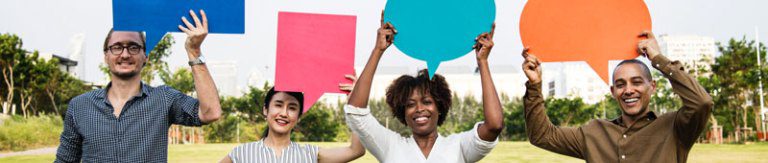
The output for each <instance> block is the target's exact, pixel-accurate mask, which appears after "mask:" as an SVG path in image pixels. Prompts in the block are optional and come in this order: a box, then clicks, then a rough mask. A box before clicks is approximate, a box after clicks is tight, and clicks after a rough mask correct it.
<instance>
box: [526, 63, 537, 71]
mask: <svg viewBox="0 0 768 163" xmlns="http://www.w3.org/2000/svg"><path fill="white" fill-rule="evenodd" d="M525 69H526V70H536V64H533V63H530V62H527V63H525Z"/></svg>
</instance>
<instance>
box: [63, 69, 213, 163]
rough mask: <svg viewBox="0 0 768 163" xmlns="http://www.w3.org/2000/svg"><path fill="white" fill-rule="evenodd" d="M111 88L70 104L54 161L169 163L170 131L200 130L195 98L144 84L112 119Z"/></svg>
mask: <svg viewBox="0 0 768 163" xmlns="http://www.w3.org/2000/svg"><path fill="white" fill-rule="evenodd" d="M110 86H111V83H110V84H109V85H107V88H105V89H99V90H94V91H91V92H88V93H85V94H82V95H80V96H77V97H75V98H74V99H72V101H70V102H69V107H68V109H67V113H66V116H65V118H64V131H63V132H62V133H61V139H60V141H61V144H60V145H59V149H58V150H57V152H56V160H55V161H54V162H80V161H81V160H82V162H167V161H168V159H167V158H168V127H169V126H170V125H171V124H181V125H188V126H200V125H202V122H201V121H200V118H199V117H198V105H199V102H198V100H197V99H194V98H192V97H190V96H187V95H185V94H183V93H181V92H179V91H177V90H175V89H173V88H171V87H168V86H160V87H151V86H148V85H145V84H144V83H142V84H141V93H140V94H137V95H136V96H134V97H133V98H131V99H129V100H128V101H127V102H126V103H125V106H124V107H123V110H122V112H121V113H120V116H119V118H118V117H115V116H114V114H113V110H114V109H113V108H112V104H110V102H109V100H107V90H108V89H109V88H110Z"/></svg>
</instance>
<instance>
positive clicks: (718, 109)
mask: <svg viewBox="0 0 768 163" xmlns="http://www.w3.org/2000/svg"><path fill="white" fill-rule="evenodd" d="M755 45H756V42H755V41H748V40H746V38H742V39H741V40H735V39H731V40H729V41H728V43H726V44H721V43H717V46H718V50H719V51H720V52H721V53H722V55H721V56H719V57H717V58H716V59H715V63H714V64H713V65H712V76H711V77H710V78H708V79H699V81H703V82H702V83H703V85H704V86H705V88H706V89H707V90H708V91H709V93H710V94H711V95H712V96H713V100H714V102H715V106H714V115H715V118H714V119H715V120H716V121H721V122H726V123H725V124H724V125H723V130H724V131H736V130H735V129H737V128H743V127H748V126H750V125H749V123H748V119H750V117H753V118H754V119H759V116H758V115H757V114H756V113H757V112H759V111H756V108H755V105H756V104H759V100H755V99H756V97H759V95H758V94H757V93H758V91H756V89H757V86H758V82H763V85H765V84H768V83H766V82H765V81H758V74H759V73H764V72H765V67H763V69H759V68H758V66H756V65H757V56H756V55H757V51H756V50H755V47H754V46H755ZM760 51H761V53H760V54H761V58H764V57H765V48H764V46H763V48H762V49H760ZM750 103H751V104H750ZM750 110H752V114H750ZM755 122H756V123H757V124H755V125H753V126H759V120H756V121H755Z"/></svg>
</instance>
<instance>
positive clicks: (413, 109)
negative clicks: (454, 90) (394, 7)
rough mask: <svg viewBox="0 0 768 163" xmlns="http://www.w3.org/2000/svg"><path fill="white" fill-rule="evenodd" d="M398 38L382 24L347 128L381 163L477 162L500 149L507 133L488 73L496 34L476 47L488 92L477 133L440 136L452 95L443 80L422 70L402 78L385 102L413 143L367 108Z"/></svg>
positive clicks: (483, 36) (357, 87) (486, 36)
mask: <svg viewBox="0 0 768 163" xmlns="http://www.w3.org/2000/svg"><path fill="white" fill-rule="evenodd" d="M382 15H383V13H382ZM494 26H495V25H494ZM444 28H450V27H444ZM494 28H495V27H494ZM396 33H397V30H395V28H394V27H393V26H392V24H390V23H384V21H383V19H382V22H381V27H379V29H378V35H377V38H376V47H375V48H374V49H373V52H372V53H371V56H370V58H368V63H367V64H366V66H365V69H364V70H363V73H362V74H361V75H360V78H358V81H357V82H358V83H357V84H356V85H355V88H354V91H352V93H351V94H350V97H349V102H348V104H347V105H346V106H345V108H344V111H345V112H346V114H345V115H346V121H347V125H348V126H349V127H350V128H351V129H352V131H353V132H354V133H356V134H357V135H358V136H359V137H360V141H361V142H362V143H363V146H365V148H366V149H368V151H369V152H371V154H372V155H373V156H375V157H376V159H378V160H379V161H380V162H440V163H451V162H477V161H479V160H480V159H482V158H483V157H485V155H487V154H488V153H490V151H491V150H492V149H493V147H494V146H496V144H497V142H498V140H497V137H498V135H499V133H501V130H502V129H503V121H502V111H501V109H502V107H501V103H500V102H499V98H498V95H497V94H496V88H495V86H494V84H493V81H492V80H491V72H490V70H489V69H488V55H489V53H490V51H491V48H492V47H493V41H492V40H493V29H492V30H491V33H483V34H480V35H479V36H478V37H477V43H476V44H475V46H474V49H475V53H476V57H477V65H478V67H479V69H480V78H481V84H482V88H483V112H484V115H485V122H477V123H476V124H475V127H474V128H472V130H469V131H465V132H462V133H457V134H454V135H450V136H447V137H443V136H441V135H439V134H438V132H437V127H438V126H439V125H441V124H442V122H443V121H444V120H445V118H446V115H448V112H449V110H450V107H451V91H450V90H449V89H448V84H447V83H446V82H445V79H444V78H443V77H442V76H441V75H438V74H435V75H434V77H433V78H432V79H429V76H428V73H427V71H426V70H422V71H420V72H419V73H418V75H417V76H408V75H403V76H401V77H400V78H398V79H396V80H395V81H394V82H393V83H392V85H390V86H389V87H388V88H387V93H386V101H387V104H388V105H389V107H390V108H391V111H392V115H394V116H395V117H397V118H398V119H399V120H400V122H402V123H403V124H405V125H406V126H408V127H410V129H411V132H412V133H413V135H412V136H410V137H402V136H400V134H398V133H397V132H394V131H391V130H389V129H387V128H385V127H384V126H382V125H381V124H379V123H378V121H376V119H375V118H374V117H373V116H372V115H371V113H370V110H369V109H368V108H366V107H367V105H368V97H369V94H370V90H371V82H372V81H373V74H374V73H375V72H376V67H377V65H378V63H379V60H380V59H381V56H382V55H383V54H384V51H385V50H386V49H387V48H388V47H389V46H390V45H391V44H392V41H393V40H394V37H395V36H396Z"/></svg>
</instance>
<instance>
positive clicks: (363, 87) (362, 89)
mask: <svg viewBox="0 0 768 163" xmlns="http://www.w3.org/2000/svg"><path fill="white" fill-rule="evenodd" d="M395 33H397V30H395V27H393V26H392V24H390V23H389V22H387V23H385V22H384V12H383V11H382V12H381V26H380V27H379V29H378V31H377V35H376V47H374V48H373V52H371V57H369V58H368V63H366V64H365V68H364V69H363V73H362V74H360V78H358V80H357V83H356V84H355V87H354V91H353V92H352V93H350V94H349V101H348V104H349V105H352V106H354V107H357V108H366V107H367V106H368V97H369V96H370V94H371V83H372V82H373V74H374V73H376V67H378V66H379V60H381V56H382V55H383V54H384V51H385V50H387V48H388V47H389V46H390V45H392V42H393V41H394V39H395Z"/></svg>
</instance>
